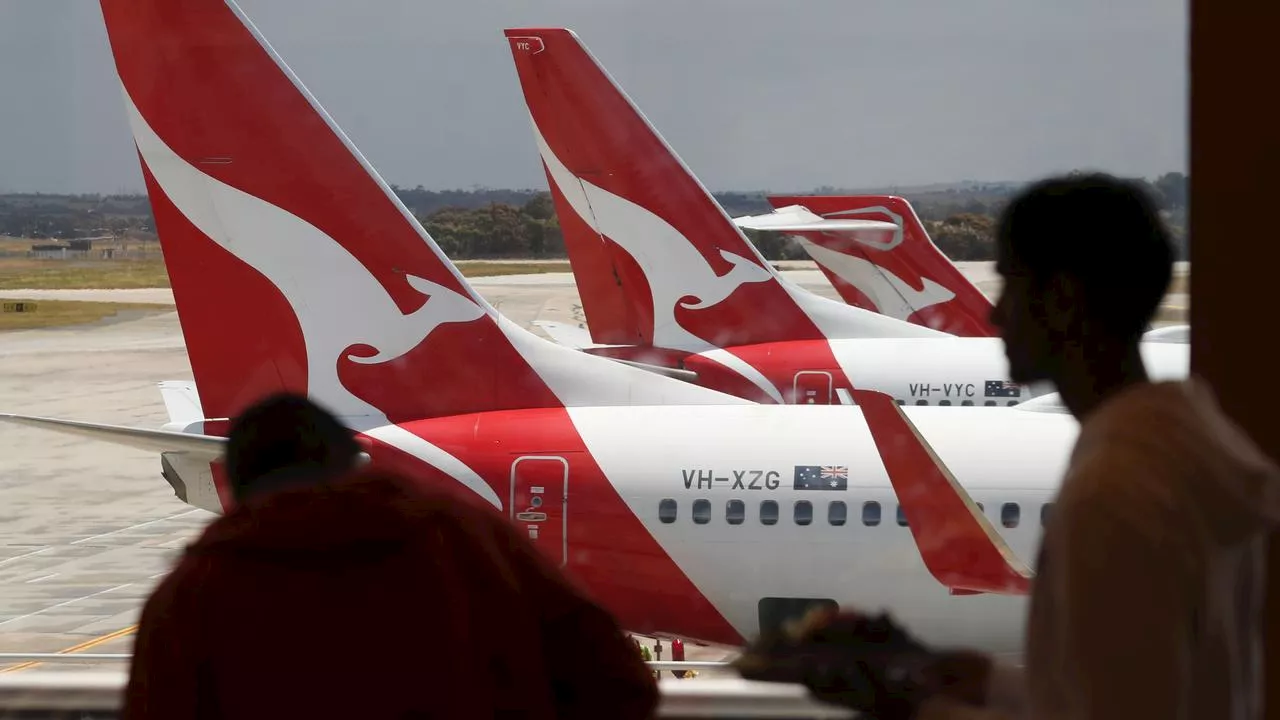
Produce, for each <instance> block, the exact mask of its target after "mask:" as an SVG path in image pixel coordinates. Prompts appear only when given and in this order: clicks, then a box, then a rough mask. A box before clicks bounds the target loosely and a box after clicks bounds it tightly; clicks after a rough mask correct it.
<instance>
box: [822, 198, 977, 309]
mask: <svg viewBox="0 0 1280 720" xmlns="http://www.w3.org/2000/svg"><path fill="white" fill-rule="evenodd" d="M873 214H880V215H887V216H888V217H889V218H890V219H891V220H892V222H893V224H894V225H896V226H897V229H896V230H894V233H893V238H892V239H891V240H889V241H888V242H883V241H879V240H876V239H872V237H870V236H868V235H867V234H864V233H852V237H853V240H854V241H855V242H857V243H859V244H861V245H865V246H866V247H868V248H871V249H872V250H875V251H878V252H889V251H891V250H893V249H895V248H897V247H898V246H899V245H901V244H902V242H903V240H904V239H905V238H904V236H903V224H904V223H903V217H902V215H901V214H899V213H896V212H894V211H892V210H890V209H889V208H887V207H885V206H883V205H875V206H871V207H864V208H856V209H853V210H840V211H837V212H830V213H825V214H824V215H823V217H851V216H858V215H873ZM797 239H798V240H799V242H800V244H801V246H802V247H803V248H804V249H805V252H807V253H809V257H811V258H813V260H814V262H816V263H818V264H819V265H821V266H822V267H824V268H826V269H827V270H828V271H829V272H831V273H832V274H833V275H835V276H836V277H839V278H840V279H841V280H844V281H845V282H847V283H849V284H850V285H852V286H854V287H855V288H857V289H858V290H859V291H860V292H861V293H862V294H863V295H865V296H866V298H867V299H868V300H870V301H871V303H872V304H873V305H875V310H876V312H879V313H880V314H881V315H887V316H889V317H892V318H896V319H898V320H907V319H908V318H910V317H911V315H912V314H913V313H916V312H919V311H920V310H923V309H925V308H928V307H933V306H934V305H940V304H942V303H945V302H948V301H950V300H952V299H954V298H955V296H956V294H955V293H954V292H952V291H951V290H950V289H948V288H946V287H945V286H943V285H941V284H939V283H937V282H935V281H934V280H931V279H929V278H927V277H924V276H923V275H921V277H920V279H921V285H922V287H921V288H920V289H919V290H917V289H916V288H913V287H911V285H910V284H909V283H907V281H905V280H903V279H902V278H900V277H898V275H897V274H895V273H894V272H893V271H891V270H889V269H888V268H886V267H884V266H882V265H879V264H877V263H875V262H873V261H871V260H867V259H864V258H860V257H857V256H855V255H849V254H846V253H842V252H839V251H837V250H832V249H830V248H827V247H824V246H822V245H819V244H817V243H814V242H812V241H811V240H808V239H807V238H804V237H797Z"/></svg>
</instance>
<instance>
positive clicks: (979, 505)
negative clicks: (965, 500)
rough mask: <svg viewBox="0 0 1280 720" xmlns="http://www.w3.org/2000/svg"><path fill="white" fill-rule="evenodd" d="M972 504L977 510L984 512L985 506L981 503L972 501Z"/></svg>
mask: <svg viewBox="0 0 1280 720" xmlns="http://www.w3.org/2000/svg"><path fill="white" fill-rule="evenodd" d="M974 504H975V505H977V506H978V512H980V513H984V514H985V513H986V512H987V508H986V507H984V506H983V504H982V503H974Z"/></svg>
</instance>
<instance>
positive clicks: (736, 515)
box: [658, 498, 1053, 529]
mask: <svg viewBox="0 0 1280 720" xmlns="http://www.w3.org/2000/svg"><path fill="white" fill-rule="evenodd" d="M977 505H978V510H979V511H981V512H984V513H985V512H986V508H985V507H983V505H982V503H977ZM1051 507H1053V503H1045V504H1044V505H1041V506H1040V524H1041V525H1044V523H1045V521H1046V520H1047V519H1048V517H1049V508H1051ZM691 514H692V517H693V522H694V523H696V524H698V525H706V524H707V523H709V522H711V501H710V500H707V499H706V498H699V499H697V500H694V501H693V508H692V513H691ZM677 515H679V504H678V503H677V502H676V501H675V499H673V498H664V499H663V500H662V501H661V502H659V503H658V519H659V520H661V521H662V522H664V523H667V524H670V523H674V522H675V521H676V516H677ZM778 517H779V512H778V501H777V500H761V501H760V524H762V525H776V524H778ZM848 517H849V507H848V506H847V505H846V504H845V502H844V501H843V500H832V501H831V502H829V503H827V524H828V525H844V524H845V522H846V521H847V520H848ZM1021 519H1022V508H1021V507H1020V506H1019V505H1018V503H1014V502H1007V503H1004V504H1003V505H1001V506H1000V524H1001V525H1003V526H1004V527H1006V528H1010V529H1012V528H1016V527H1018V523H1019V522H1020V521H1021ZM724 520H725V522H727V523H729V524H730V525H741V524H742V523H744V522H746V520H747V504H746V503H745V502H744V501H742V500H729V501H728V502H726V503H725V506H724ZM792 520H793V521H794V522H795V524H797V525H809V524H812V523H813V503H812V502H810V501H808V500H797V501H796V502H795V504H794V505H793V506H792ZM897 521H898V525H900V526H902V527H906V526H907V516H906V514H905V513H904V512H903V511H902V506H901V505H899V506H897ZM862 524H863V525H866V526H867V527H875V526H877V525H879V524H880V503H879V502H877V501H875V500H868V501H867V502H864V503H862Z"/></svg>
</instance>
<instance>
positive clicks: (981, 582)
mask: <svg viewBox="0 0 1280 720" xmlns="http://www.w3.org/2000/svg"><path fill="white" fill-rule="evenodd" d="M853 395H854V397H855V400H856V401H857V403H858V405H859V406H860V407H861V408H862V412H863V414H864V417H866V420H867V426H868V427H869V428H870V429H871V435H872V437H873V438H874V440H875V443H876V448H877V449H879V451H880V457H881V458H882V459H883V461H884V466H885V470H886V471H888V473H889V481H890V482H891V483H892V484H893V489H894V492H896V493H897V495H898V502H899V503H900V504H901V506H902V511H903V514H904V515H906V518H907V524H908V527H910V529H911V534H912V536H913V537H914V538H915V541H916V547H917V548H918V549H919V550H920V557H921V559H922V560H924V564H925V566H926V567H927V568H928V570H929V573H930V574H932V575H933V576H934V577H935V578H936V579H937V580H938V582H940V583H942V584H943V585H944V586H946V587H947V588H948V589H950V590H951V591H952V592H953V593H957V594H972V593H996V594H1009V595H1024V594H1026V593H1028V592H1029V591H1030V588H1031V579H1032V577H1033V573H1032V571H1031V570H1030V568H1028V567H1027V566H1026V565H1025V564H1023V562H1022V561H1021V560H1019V559H1018V557H1017V556H1016V555H1015V554H1014V553H1013V550H1011V549H1010V548H1009V546H1008V544H1007V543H1005V541H1004V539H1003V538H1002V537H1000V534H999V533H997V532H996V530H995V528H993V527H992V526H991V523H990V522H988V521H987V519H986V517H985V516H983V514H982V513H981V512H980V511H979V510H978V507H977V505H976V504H975V503H974V501H973V499H972V498H970V497H969V494H968V493H967V492H965V490H964V488H963V487H961V486H960V483H958V482H957V481H956V479H955V477H953V476H952V475H951V471H950V470H948V469H947V466H946V465H945V464H944V463H943V462H942V460H941V459H940V458H939V457H938V455H937V453H936V452H934V450H933V448H932V447H931V446H930V445H929V442H928V441H927V440H925V439H924V437H923V436H922V435H921V434H920V431H919V430H918V429H917V428H916V426H915V424H914V423H912V422H911V420H910V418H908V417H907V416H906V413H904V412H903V411H902V408H900V407H898V404H897V403H896V402H895V401H894V400H893V398H891V397H890V396H888V395H885V394H884V393H879V392H873V391H869V390H855V391H854V392H853Z"/></svg>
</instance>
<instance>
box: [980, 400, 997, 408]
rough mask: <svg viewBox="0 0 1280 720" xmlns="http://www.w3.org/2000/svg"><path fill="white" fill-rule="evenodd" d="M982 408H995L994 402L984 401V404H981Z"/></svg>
mask: <svg viewBox="0 0 1280 720" xmlns="http://www.w3.org/2000/svg"><path fill="white" fill-rule="evenodd" d="M982 406H983V407H995V406H996V401H995V400H988V401H986V402H984V403H982Z"/></svg>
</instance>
